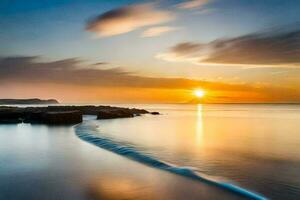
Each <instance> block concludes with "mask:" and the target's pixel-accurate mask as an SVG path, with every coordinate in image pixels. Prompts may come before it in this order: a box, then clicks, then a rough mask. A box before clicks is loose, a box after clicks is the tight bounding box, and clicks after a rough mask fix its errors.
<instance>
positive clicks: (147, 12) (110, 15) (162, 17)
mask: <svg viewBox="0 0 300 200" xmlns="http://www.w3.org/2000/svg"><path fill="white" fill-rule="evenodd" d="M174 18H175V15H174V14H173V13H171V12H169V11H165V10H159V9H157V8H156V7H155V4H153V3H144V4H134V5H130V6H125V7H121V8H118V9H114V10H111V11H108V12H105V13H103V14H101V15H99V16H98V17H96V18H94V19H92V20H90V21H89V22H88V23H87V26H86V30H88V31H90V32H95V33H96V34H97V35H98V36H100V37H108V36H113V35H119V34H123V33H128V32H131V31H133V30H136V29H138V28H141V27H145V26H150V25H156V24H161V23H165V22H168V21H171V20H173V19H174Z"/></svg>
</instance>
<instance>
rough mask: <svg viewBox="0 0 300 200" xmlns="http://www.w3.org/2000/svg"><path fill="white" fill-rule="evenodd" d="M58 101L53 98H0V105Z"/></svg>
mask: <svg viewBox="0 0 300 200" xmlns="http://www.w3.org/2000/svg"><path fill="white" fill-rule="evenodd" d="M58 103H59V102H58V101H57V100H55V99H46V100H43V99H38V98H34V99H0V105H18V104H19V105H23V104H25V105H26V104H27V105H28V104H32V105H34V104H58Z"/></svg>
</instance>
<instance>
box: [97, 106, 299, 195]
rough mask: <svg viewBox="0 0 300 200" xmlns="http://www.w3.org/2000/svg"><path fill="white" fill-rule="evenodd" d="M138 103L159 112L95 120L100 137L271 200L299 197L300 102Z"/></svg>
mask: <svg viewBox="0 0 300 200" xmlns="http://www.w3.org/2000/svg"><path fill="white" fill-rule="evenodd" d="M140 107H147V108H148V109H150V110H158V111H160V112H161V113H162V115H160V116H149V115H148V116H143V117H138V118H134V119H116V120H104V121H99V122H97V123H98V124H99V128H98V134H99V136H102V137H103V136H105V137H108V138H111V139H113V140H117V141H119V142H123V143H124V144H127V145H129V146H133V147H135V148H136V149H138V150H139V151H141V152H143V153H144V154H146V155H150V156H154V157H156V158H158V159H160V160H164V161H167V162H170V163H173V164H176V165H179V166H192V167H195V168H197V169H198V170H199V171H200V172H201V173H203V174H206V175H210V176H213V177H214V178H215V179H217V180H220V181H225V182H229V183H233V184H236V185H238V186H242V187H243V188H247V189H250V190H251V191H255V192H258V193H260V194H263V195H264V196H266V197H269V198H271V199H300V170H299V169H300V106H299V105H195V106H194V105H155V106H154V105H148V106H147V105H141V106H140Z"/></svg>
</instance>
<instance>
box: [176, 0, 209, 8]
mask: <svg viewBox="0 0 300 200" xmlns="http://www.w3.org/2000/svg"><path fill="white" fill-rule="evenodd" d="M208 2H209V0H189V1H186V2H182V3H179V4H177V7H178V8H180V9H195V8H200V7H202V6H204V5H205V4H207V3H208Z"/></svg>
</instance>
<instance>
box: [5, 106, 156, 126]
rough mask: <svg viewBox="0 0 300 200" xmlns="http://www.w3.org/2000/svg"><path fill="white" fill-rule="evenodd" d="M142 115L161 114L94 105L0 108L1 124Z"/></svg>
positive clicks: (51, 123) (66, 123) (64, 121)
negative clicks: (83, 117)
mask: <svg viewBox="0 0 300 200" xmlns="http://www.w3.org/2000/svg"><path fill="white" fill-rule="evenodd" d="M142 114H153V115H157V114H159V113H158V112H149V111H147V110H144V109H137V108H122V107H112V106H94V105H88V106H45V107H15V106H0V124H17V123H31V124H48V125H72V124H78V123H81V122H82V116H83V115H95V116H97V119H115V118H128V117H135V116H140V115H142Z"/></svg>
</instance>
